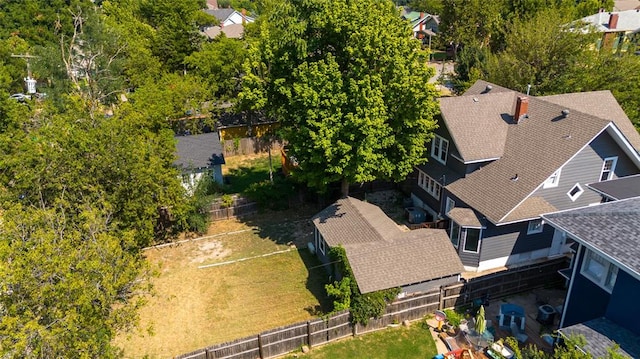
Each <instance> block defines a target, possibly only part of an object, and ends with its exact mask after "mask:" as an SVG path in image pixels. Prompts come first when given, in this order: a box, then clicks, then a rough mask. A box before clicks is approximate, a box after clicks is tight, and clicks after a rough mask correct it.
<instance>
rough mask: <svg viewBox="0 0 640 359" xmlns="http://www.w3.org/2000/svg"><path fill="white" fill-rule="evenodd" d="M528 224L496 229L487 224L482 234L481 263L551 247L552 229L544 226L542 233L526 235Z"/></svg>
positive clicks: (516, 224)
mask: <svg viewBox="0 0 640 359" xmlns="http://www.w3.org/2000/svg"><path fill="white" fill-rule="evenodd" d="M528 227H529V222H520V223H514V224H509V225H506V226H500V227H497V226H495V225H493V224H488V225H487V229H486V230H485V231H484V232H483V238H482V256H481V258H480V260H481V261H486V260H491V259H496V258H502V257H506V256H511V255H514V254H519V253H526V252H532V251H536V250H541V249H545V248H549V247H551V241H552V240H553V233H554V230H553V227H551V226H548V225H545V226H544V227H543V229H542V232H540V233H536V234H529V235H528V234H527V229H528Z"/></svg>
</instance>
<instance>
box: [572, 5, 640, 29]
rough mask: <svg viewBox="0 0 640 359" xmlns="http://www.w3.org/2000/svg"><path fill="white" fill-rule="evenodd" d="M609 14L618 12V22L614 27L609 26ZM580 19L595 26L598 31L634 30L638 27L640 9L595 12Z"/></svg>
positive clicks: (639, 23)
mask: <svg viewBox="0 0 640 359" xmlns="http://www.w3.org/2000/svg"><path fill="white" fill-rule="evenodd" d="M611 14H618V24H617V25H616V27H615V29H610V28H609V19H610V17H611ZM582 21H583V22H586V23H588V24H591V25H593V26H595V28H596V30H597V31H599V32H618V31H634V30H637V29H639V28H640V11H636V10H626V11H614V12H602V13H596V14H593V15H589V16H586V17H583V18H582Z"/></svg>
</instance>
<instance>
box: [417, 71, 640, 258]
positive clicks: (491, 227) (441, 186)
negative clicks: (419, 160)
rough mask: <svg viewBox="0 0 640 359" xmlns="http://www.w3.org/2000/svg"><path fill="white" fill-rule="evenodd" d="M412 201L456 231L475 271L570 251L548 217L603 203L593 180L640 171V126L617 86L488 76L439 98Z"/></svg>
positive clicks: (456, 241) (452, 235)
mask: <svg viewBox="0 0 640 359" xmlns="http://www.w3.org/2000/svg"><path fill="white" fill-rule="evenodd" d="M440 110H441V118H440V121H439V128H438V129H437V130H436V134H435V137H434V138H433V140H432V141H431V143H430V149H429V151H428V152H429V158H428V162H427V163H426V164H424V165H421V166H418V167H417V168H416V170H415V173H414V176H412V177H410V179H408V181H409V182H410V185H411V193H412V200H413V204H414V206H416V207H420V208H423V209H425V210H426V211H427V212H428V213H429V214H430V215H431V217H433V219H434V220H435V219H445V220H449V222H450V224H449V228H448V233H449V236H450V239H451V242H452V244H453V246H454V247H455V249H456V251H457V252H458V255H459V257H460V259H461V260H462V263H463V264H464V266H465V269H466V270H467V271H483V270H488V269H494V268H501V267H509V266H517V265H522V264H528V263H531V262H534V261H538V260H545V259H547V258H553V257H555V256H561V255H564V254H565V253H567V252H568V251H569V248H568V245H567V243H566V241H565V238H564V237H562V236H560V235H557V234H555V233H556V232H554V230H553V229H552V228H551V227H549V226H548V225H546V224H545V222H544V220H543V219H542V218H541V217H540V215H541V214H543V213H551V212H556V211H562V210H567V209H572V208H578V207H583V206H587V205H590V204H595V203H600V202H602V197H601V196H600V195H599V194H598V193H596V192H594V191H590V190H588V188H587V184H592V183H594V182H600V181H606V180H610V179H615V178H618V177H625V176H630V175H635V174H639V173H640V155H639V153H638V150H637V149H638V148H640V135H639V134H638V132H637V131H636V130H635V128H634V127H633V124H632V123H631V121H630V120H629V118H628V117H627V116H626V115H625V113H624V111H623V110H622V108H621V107H620V105H619V104H618V103H617V101H616V100H615V98H614V97H613V95H612V94H611V92H609V91H596V92H584V93H570V94H563V95H554V96H544V97H534V96H527V95H525V94H522V93H519V92H517V91H513V90H510V89H507V88H504V87H500V86H497V85H495V84H491V83H488V82H485V81H478V82H476V83H475V84H474V85H473V86H472V87H471V88H469V90H468V91H467V92H465V93H464V94H463V95H462V96H458V97H447V98H442V99H440Z"/></svg>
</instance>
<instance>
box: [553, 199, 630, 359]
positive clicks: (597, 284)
mask: <svg viewBox="0 0 640 359" xmlns="http://www.w3.org/2000/svg"><path fill="white" fill-rule="evenodd" d="M542 217H543V219H544V220H545V221H546V223H547V224H549V225H551V226H553V227H554V228H555V230H556V232H557V233H559V234H560V235H562V236H566V237H567V238H569V239H571V240H574V241H576V242H577V243H578V247H577V251H576V255H575V257H574V260H573V265H572V268H571V278H570V282H569V291H568V293H567V297H566V299H565V303H564V307H563V311H562V316H561V320H560V325H559V328H560V330H559V331H560V333H561V334H562V335H564V336H567V337H569V336H572V335H582V336H584V338H585V339H586V345H585V346H584V347H583V348H582V349H583V350H584V351H585V352H589V353H590V354H591V355H592V356H593V357H607V356H606V354H607V349H608V348H609V347H611V346H613V345H614V343H615V344H617V345H619V346H620V350H621V352H622V353H623V354H625V355H628V356H629V357H631V358H639V357H640V306H639V305H638V298H640V197H635V198H631V199H625V200H620V201H615V202H607V203H603V204H599V205H595V206H588V207H583V208H578V209H573V210H567V211H561V212H557V213H552V214H545V215H543V216H542Z"/></svg>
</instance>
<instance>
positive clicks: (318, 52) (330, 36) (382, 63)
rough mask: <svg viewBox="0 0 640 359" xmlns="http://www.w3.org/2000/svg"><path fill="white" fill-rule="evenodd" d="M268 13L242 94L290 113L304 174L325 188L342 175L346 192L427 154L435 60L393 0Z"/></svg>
mask: <svg viewBox="0 0 640 359" xmlns="http://www.w3.org/2000/svg"><path fill="white" fill-rule="evenodd" d="M258 21H259V23H258V24H257V26H258V30H257V31H256V32H257V36H255V37H253V38H250V39H249V41H250V49H249V55H248V56H249V60H248V61H247V75H246V76H245V77H244V81H243V83H244V85H245V88H244V91H243V93H241V100H242V101H243V102H244V103H247V102H248V103H250V104H251V106H253V107H254V108H260V107H264V108H265V109H266V110H267V112H268V114H269V115H271V116H273V117H274V118H277V119H278V120H279V121H280V124H281V133H282V136H283V138H284V139H285V140H286V141H288V143H289V149H290V154H291V155H292V156H295V158H296V159H297V160H298V162H299V167H298V170H297V171H294V176H297V177H299V178H300V179H301V180H303V181H304V182H306V183H308V184H309V185H311V186H314V187H317V188H319V189H321V190H322V189H324V188H326V186H327V184H329V183H331V182H334V181H341V182H342V193H343V195H346V194H347V193H348V185H349V183H353V182H365V181H371V180H374V179H377V178H384V179H395V180H399V179H401V178H403V177H404V176H406V175H407V174H408V173H410V172H411V171H412V170H413V167H414V166H415V165H416V164H419V163H422V162H423V161H424V159H423V154H424V152H425V142H426V141H428V140H429V138H430V135H431V130H433V129H434V128H435V121H434V120H433V119H432V118H433V115H434V114H435V112H436V111H437V103H436V101H435V96H436V92H435V89H434V88H433V87H432V85H430V84H428V83H427V80H428V79H429V77H430V76H431V75H432V70H430V69H429V68H428V67H427V66H426V56H425V55H426V54H425V53H424V52H422V51H421V49H420V44H419V42H418V41H416V40H415V39H413V38H412V37H411V31H410V29H409V28H408V24H407V23H406V22H405V21H404V20H402V19H401V18H400V16H399V15H398V13H397V10H396V9H395V7H394V5H393V3H392V2H390V1H384V0H349V1H344V2H338V3H336V2H333V1H329V0H295V1H282V2H279V3H277V4H273V6H272V7H271V8H269V9H268V10H267V11H265V12H263V15H262V16H261V18H260V19H259V20H258Z"/></svg>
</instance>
